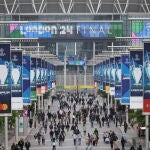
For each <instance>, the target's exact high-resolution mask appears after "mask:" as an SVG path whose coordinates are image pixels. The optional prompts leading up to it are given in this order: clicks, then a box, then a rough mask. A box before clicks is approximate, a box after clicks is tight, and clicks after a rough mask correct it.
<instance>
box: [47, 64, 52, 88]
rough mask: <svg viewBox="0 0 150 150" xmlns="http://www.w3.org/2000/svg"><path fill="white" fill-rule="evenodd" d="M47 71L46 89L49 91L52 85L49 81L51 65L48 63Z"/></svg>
mask: <svg viewBox="0 0 150 150" xmlns="http://www.w3.org/2000/svg"><path fill="white" fill-rule="evenodd" d="M47 67H48V70H47V77H48V89H49V90H50V89H51V88H52V84H51V81H50V69H51V64H50V63H49V62H48V66H47Z"/></svg>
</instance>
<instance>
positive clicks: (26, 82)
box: [23, 56, 31, 105]
mask: <svg viewBox="0 0 150 150" xmlns="http://www.w3.org/2000/svg"><path fill="white" fill-rule="evenodd" d="M30 92H31V89H30V56H23V104H24V105H30V100H31V99H30Z"/></svg>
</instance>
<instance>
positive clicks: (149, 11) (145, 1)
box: [144, 0, 150, 13]
mask: <svg viewBox="0 0 150 150" xmlns="http://www.w3.org/2000/svg"><path fill="white" fill-rule="evenodd" d="M144 3H145V5H146V8H147V11H148V13H150V10H149V7H148V4H147V0H144Z"/></svg>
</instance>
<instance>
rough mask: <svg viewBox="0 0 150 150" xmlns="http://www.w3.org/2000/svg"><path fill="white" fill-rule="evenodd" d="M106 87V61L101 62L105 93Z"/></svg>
mask: <svg viewBox="0 0 150 150" xmlns="http://www.w3.org/2000/svg"><path fill="white" fill-rule="evenodd" d="M105 86H106V61H103V90H104V91H105Z"/></svg>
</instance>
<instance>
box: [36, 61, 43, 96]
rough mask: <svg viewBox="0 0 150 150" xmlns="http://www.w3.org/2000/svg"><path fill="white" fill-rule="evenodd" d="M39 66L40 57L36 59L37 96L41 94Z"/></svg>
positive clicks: (40, 62) (40, 64)
mask: <svg viewBox="0 0 150 150" xmlns="http://www.w3.org/2000/svg"><path fill="white" fill-rule="evenodd" d="M41 67H42V61H41V58H37V59H36V92H37V96H41V95H42V93H41Z"/></svg>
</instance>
